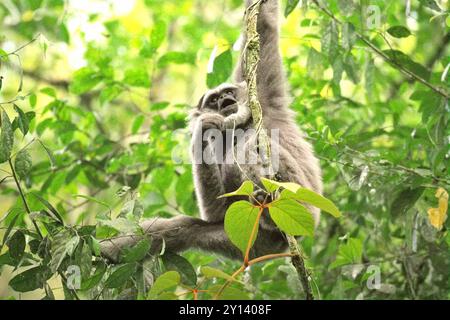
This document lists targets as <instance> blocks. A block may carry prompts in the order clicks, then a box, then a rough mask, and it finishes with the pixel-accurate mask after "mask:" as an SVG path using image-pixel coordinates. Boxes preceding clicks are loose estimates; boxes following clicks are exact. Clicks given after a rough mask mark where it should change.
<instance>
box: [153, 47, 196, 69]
mask: <svg viewBox="0 0 450 320" xmlns="http://www.w3.org/2000/svg"><path fill="white" fill-rule="evenodd" d="M171 63H173V64H192V65H193V64H195V55H193V54H190V53H186V52H177V51H172V52H168V53H166V54H165V55H163V56H162V57H161V58H160V59H159V60H158V66H159V67H160V68H164V67H167V66H168V65H169V64H171Z"/></svg>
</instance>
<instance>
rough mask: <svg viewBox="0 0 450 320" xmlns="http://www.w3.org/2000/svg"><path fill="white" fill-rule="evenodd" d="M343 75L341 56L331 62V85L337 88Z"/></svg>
mask: <svg viewBox="0 0 450 320" xmlns="http://www.w3.org/2000/svg"><path fill="white" fill-rule="evenodd" d="M343 73H344V61H343V60H342V57H341V56H338V57H336V59H334V62H333V83H334V84H335V85H336V86H339V85H340V83H341V80H342V75H343Z"/></svg>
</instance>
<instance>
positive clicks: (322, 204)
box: [295, 188, 341, 218]
mask: <svg viewBox="0 0 450 320" xmlns="http://www.w3.org/2000/svg"><path fill="white" fill-rule="evenodd" d="M295 199H297V200H300V201H302V202H306V203H309V204H311V205H313V206H315V207H317V208H319V209H320V210H322V211H325V212H328V213H329V214H331V215H332V216H333V217H336V218H339V217H340V216H341V212H340V211H339V209H338V208H337V207H336V205H335V204H334V203H333V202H332V201H331V200H329V199H327V198H325V197H324V196H322V195H320V194H318V193H316V192H314V191H312V190H309V189H305V188H300V189H298V190H297V192H296V193H295Z"/></svg>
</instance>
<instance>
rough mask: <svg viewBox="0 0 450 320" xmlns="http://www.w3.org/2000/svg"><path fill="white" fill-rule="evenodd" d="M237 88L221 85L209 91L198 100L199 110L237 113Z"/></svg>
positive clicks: (230, 85)
mask: <svg viewBox="0 0 450 320" xmlns="http://www.w3.org/2000/svg"><path fill="white" fill-rule="evenodd" d="M237 102H238V87H237V86H235V85H232V84H221V85H220V86H218V87H217V88H215V89H212V90H209V91H208V92H206V93H205V95H204V96H203V97H202V98H201V99H200V102H199V104H198V108H199V109H200V110H203V109H210V110H213V111H218V112H220V113H222V114H227V113H229V112H230V111H231V113H233V112H236V111H237Z"/></svg>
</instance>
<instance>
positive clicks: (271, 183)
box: [261, 178, 301, 193]
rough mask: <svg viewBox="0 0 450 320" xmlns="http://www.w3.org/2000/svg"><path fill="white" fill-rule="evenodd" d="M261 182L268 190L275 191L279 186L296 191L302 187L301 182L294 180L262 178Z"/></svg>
mask: <svg viewBox="0 0 450 320" xmlns="http://www.w3.org/2000/svg"><path fill="white" fill-rule="evenodd" d="M261 182H262V184H263V186H264V188H266V190H267V191H268V192H275V191H277V190H278V189H279V188H284V189H287V190H289V191H291V192H293V193H296V192H297V191H298V190H299V189H300V188H301V187H300V185H299V184H297V183H294V182H278V181H275V180H270V179H267V178H261Z"/></svg>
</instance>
